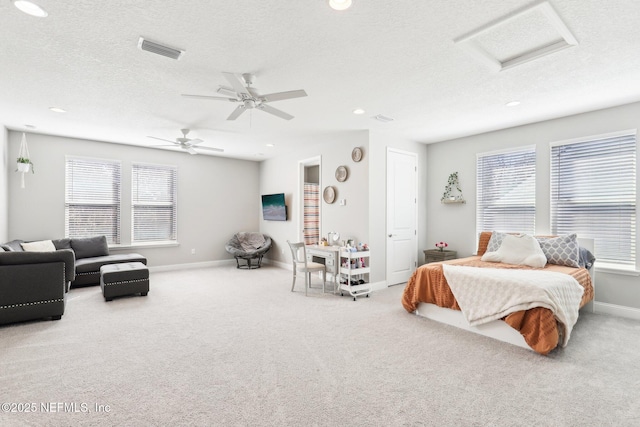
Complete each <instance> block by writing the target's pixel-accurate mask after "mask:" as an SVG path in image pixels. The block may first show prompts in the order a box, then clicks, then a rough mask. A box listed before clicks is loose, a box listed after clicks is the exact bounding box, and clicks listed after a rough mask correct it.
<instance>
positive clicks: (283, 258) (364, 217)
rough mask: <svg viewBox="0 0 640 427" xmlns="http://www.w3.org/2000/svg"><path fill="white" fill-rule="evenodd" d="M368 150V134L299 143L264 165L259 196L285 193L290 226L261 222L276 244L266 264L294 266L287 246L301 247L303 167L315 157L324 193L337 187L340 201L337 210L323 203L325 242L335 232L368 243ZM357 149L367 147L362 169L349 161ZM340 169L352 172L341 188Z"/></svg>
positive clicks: (329, 136)
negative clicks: (298, 244)
mask: <svg viewBox="0 0 640 427" xmlns="http://www.w3.org/2000/svg"><path fill="white" fill-rule="evenodd" d="M368 146H369V138H368V132H367V131H351V132H340V133H332V134H323V135H321V136H309V137H301V139H300V148H299V149H298V150H295V151H291V152H288V153H285V154H283V155H280V156H278V157H277V158H274V159H269V160H265V161H263V162H262V163H261V167H260V192H261V194H272V193H285V199H286V203H287V206H288V211H289V220H288V221H286V222H278V221H264V220H262V218H261V219H260V230H261V232H263V233H265V234H267V235H269V236H270V237H271V238H272V240H273V243H274V247H273V248H272V250H271V251H270V252H269V253H268V254H267V257H268V258H270V259H273V260H276V261H280V262H287V263H288V262H291V254H290V252H289V247H288V246H287V242H286V241H287V240H290V241H292V242H294V241H300V240H301V230H302V224H301V223H300V210H299V205H300V191H301V189H300V186H299V181H300V179H299V170H300V162H301V161H304V160H307V159H310V158H313V157H316V156H320V157H321V168H320V191H321V193H322V191H323V189H324V188H325V187H327V186H333V187H335V188H336V190H337V194H336V201H335V202H334V203H333V204H327V203H325V202H324V201H321V208H320V209H321V215H322V222H321V224H320V230H321V234H322V236H323V237H326V236H327V233H328V232H329V231H336V232H339V233H340V235H341V238H343V239H346V238H353V239H354V240H355V241H357V242H363V243H368V242H369V227H368V224H369V210H368V206H369V191H368V190H369V184H368V181H369V161H368V158H367V152H368ZM354 147H363V150H364V152H365V156H364V158H363V160H362V161H360V162H358V163H356V162H354V161H353V160H352V159H351V150H353V148H354ZM338 166H347V168H348V170H349V176H348V178H347V180H346V181H344V182H338V181H337V180H336V178H335V172H336V168H338ZM321 197H322V194H321ZM339 199H345V200H346V205H345V206H340V204H339V202H338V201H339Z"/></svg>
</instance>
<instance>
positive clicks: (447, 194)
mask: <svg viewBox="0 0 640 427" xmlns="http://www.w3.org/2000/svg"><path fill="white" fill-rule="evenodd" d="M454 190H457V192H458V194H454ZM440 201H441V202H442V203H466V202H465V200H464V197H462V188H460V183H459V182H458V172H454V173H452V174H451V175H449V179H448V180H447V186H446V187H445V189H444V194H443V195H442V198H441V199H440Z"/></svg>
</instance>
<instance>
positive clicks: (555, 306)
mask: <svg viewBox="0 0 640 427" xmlns="http://www.w3.org/2000/svg"><path fill="white" fill-rule="evenodd" d="M443 272H444V276H445V278H446V279H447V283H448V284H449V287H450V288H451V292H453V295H454V296H455V298H456V301H458V305H459V306H460V310H461V311H462V313H463V314H464V316H465V318H466V319H467V322H469V324H470V325H472V326H473V325H480V324H483V323H487V322H490V321H492V320H496V319H501V318H503V317H505V316H506V315H508V314H510V313H514V312H516V311H520V310H528V309H530V308H534V307H545V308H548V309H550V310H551V311H552V312H553V314H554V316H555V317H556V319H557V320H558V322H559V323H560V324H561V325H562V326H563V328H564V334H563V337H564V339H563V342H562V346H563V347H564V346H566V345H567V343H568V342H569V337H570V336H571V330H572V329H573V325H575V324H576V321H577V320H578V310H579V308H580V301H581V300H582V294H583V292H584V288H583V287H582V286H580V284H578V282H577V281H576V279H574V278H573V277H571V276H570V275H568V274H562V273H556V272H551V271H539V270H511V269H498V268H477V267H464V266H454V265H447V264H443Z"/></svg>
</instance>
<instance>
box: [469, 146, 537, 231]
mask: <svg viewBox="0 0 640 427" xmlns="http://www.w3.org/2000/svg"><path fill="white" fill-rule="evenodd" d="M476 191H477V193H476V194H477V202H476V230H477V232H478V233H480V232H481V231H502V232H517V233H528V234H533V233H534V231H535V216H536V152H535V146H530V147H524V148H520V149H517V150H512V151H505V152H498V153H482V154H478V157H477V163H476Z"/></svg>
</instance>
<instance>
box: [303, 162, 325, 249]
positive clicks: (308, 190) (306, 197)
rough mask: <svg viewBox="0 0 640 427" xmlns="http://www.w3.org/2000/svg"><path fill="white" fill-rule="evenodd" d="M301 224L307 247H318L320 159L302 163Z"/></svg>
mask: <svg viewBox="0 0 640 427" xmlns="http://www.w3.org/2000/svg"><path fill="white" fill-rule="evenodd" d="M300 184H301V189H302V191H301V195H300V196H301V197H300V200H301V203H300V210H299V212H300V216H301V218H300V224H301V225H302V227H301V231H302V241H303V242H304V243H305V245H317V244H318V241H319V240H320V233H321V230H320V224H321V221H320V220H321V209H320V208H321V205H320V184H321V183H320V157H314V158H312V159H307V160H303V161H301V162H300Z"/></svg>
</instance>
